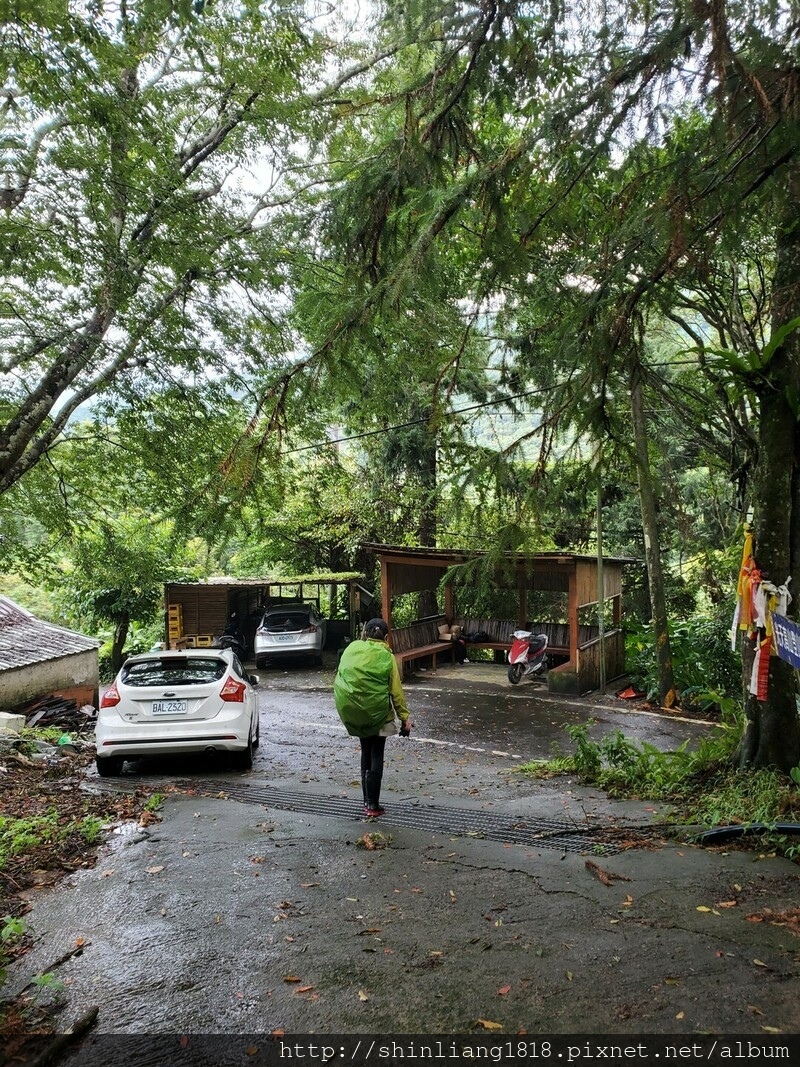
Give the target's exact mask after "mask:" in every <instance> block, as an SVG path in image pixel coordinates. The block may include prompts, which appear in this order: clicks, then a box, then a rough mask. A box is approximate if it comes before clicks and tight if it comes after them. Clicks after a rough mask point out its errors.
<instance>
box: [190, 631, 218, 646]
mask: <svg viewBox="0 0 800 1067" xmlns="http://www.w3.org/2000/svg"><path fill="white" fill-rule="evenodd" d="M194 639H195V642H196V644H197V647H198V648H211V646H212V644H213V643H214V635H213V634H195V638H194Z"/></svg>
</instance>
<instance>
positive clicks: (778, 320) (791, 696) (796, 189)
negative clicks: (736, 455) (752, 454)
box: [739, 160, 800, 771]
mask: <svg viewBox="0 0 800 1067" xmlns="http://www.w3.org/2000/svg"><path fill="white" fill-rule="evenodd" d="M782 195H783V203H782V204H781V205H780V208H781V210H780V211H779V213H778V218H779V225H778V236H777V241H776V257H775V278H774V281H773V298H772V299H773V303H772V335H773V337H777V335H778V331H779V330H780V329H781V327H782V326H786V325H787V324H788V323H790V322H792V320H793V319H796V318H798V317H800V228H798V226H797V204H798V202H800V163H799V162H798V161H797V160H795V161H793V162H792V163H791V164H790V165H789V167H788V174H787V178H786V181H785V183H784V187H783V190H782ZM758 381H759V385H758V398H759V458H758V464H757V467H756V472H755V478H754V483H753V505H754V515H753V541H754V546H753V551H754V555H755V560H756V563H757V565H758V568H759V570H760V571H761V576H762V578H764V579H766V580H768V581H770V582H773V583H774V584H775V585H781V584H782V583H783V582H785V581H786V579H787V578H791V579H792V581H791V585H790V586H789V590H790V592H791V593H792V595H793V596H794V603H793V604H792V605H791V607H790V609H789V615H790V616H793V617H794V618H797V617H798V605H799V604H800V421H799V417H798V405H799V403H800V329H798V328H795V329H793V330H791V331H790V332H789V333H788V334H787V336H786V337H785V338H784V340H783V342H782V344H781V345H780V346H779V347H778V348H777V349H776V350H775V352H774V354H773V355H772V358H771V359H770V360H769V362H768V363H767V364H766V366H765V367H764V368H763V370H762V371H761V372H760V373H759V377H758ZM745 651H746V655H745V672H744V673H745V676H746V677H745V717H746V721H745V731H744V735H743V737H742V742H741V745H740V747H739V763H740V765H741V766H742V767H777V768H778V769H779V770H782V771H789V770H791V768H792V767H794V766H797V765H798V764H800V718H798V713H797V699H796V697H797V675H796V672H795V670H794V668H793V667H792V666H791V665H790V664H789V663H786V662H785V661H784V660H782V659H779V658H778V657H777V656H772V657H771V658H770V666H769V688H768V693H767V699H766V700H765V701H759V700H757V699H756V698H755V697H754V696H753V695H752V694H751V693H750V692H749V691H748V688H747V683H748V682H749V677H748V671H747V663H748V661H749V662H750V663H752V656H753V650H752V648H746V650H745Z"/></svg>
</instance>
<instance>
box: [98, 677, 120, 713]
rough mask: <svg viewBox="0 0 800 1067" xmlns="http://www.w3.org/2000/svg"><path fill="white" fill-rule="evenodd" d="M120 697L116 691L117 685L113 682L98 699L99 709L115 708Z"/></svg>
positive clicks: (117, 690)
mask: <svg viewBox="0 0 800 1067" xmlns="http://www.w3.org/2000/svg"><path fill="white" fill-rule="evenodd" d="M121 699H122V697H121V696H120V695H119V689H117V683H116V682H114V683H113V685H110V686H109V687H108V689H106V691H105V693H103V695H102V697H100V707H101V708H115V707H116V706H117V704H119V702H120V700H121Z"/></svg>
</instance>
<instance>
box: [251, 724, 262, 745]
mask: <svg viewBox="0 0 800 1067" xmlns="http://www.w3.org/2000/svg"><path fill="white" fill-rule="evenodd" d="M260 744H261V719H260V718H256V736H255V737H254V738H253V748H258V746H259V745H260Z"/></svg>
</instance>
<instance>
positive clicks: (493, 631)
mask: <svg viewBox="0 0 800 1067" xmlns="http://www.w3.org/2000/svg"><path fill="white" fill-rule="evenodd" d="M454 625H458V626H460V627H461V636H462V637H464V638H466V642H467V655H469V650H470V649H471V648H488V649H490V650H492V651H494V652H508V651H510V649H511V644H512V642H513V640H514V631H515V630H519V629H523V627H521V626H520V624H519V623H518V622H514V621H513V620H511V619H469V618H463V619H455V620H454ZM530 630H531V632H532V633H534V634H547V651H548V652H553V653H555V654H556V655H565V656H568V655H569V625H568V624H567V623H559V622H541V623H538V622H535V623H533V624H532V625H531V627H530ZM471 633H473V634H475V633H485V634H488V635H489V638H490V639H489V640H486V641H470V640H469V635H470V634H471Z"/></svg>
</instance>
